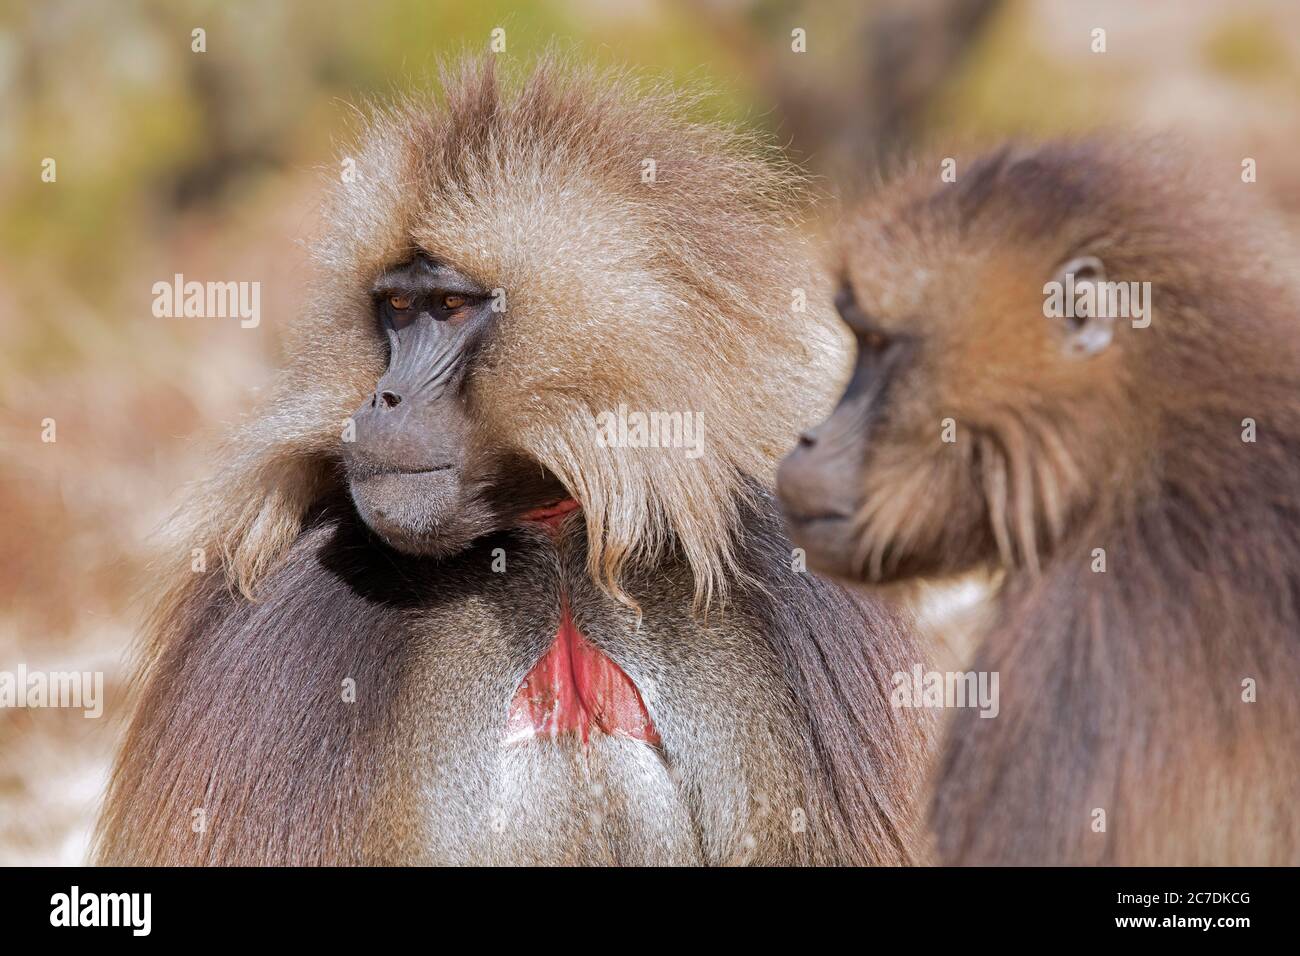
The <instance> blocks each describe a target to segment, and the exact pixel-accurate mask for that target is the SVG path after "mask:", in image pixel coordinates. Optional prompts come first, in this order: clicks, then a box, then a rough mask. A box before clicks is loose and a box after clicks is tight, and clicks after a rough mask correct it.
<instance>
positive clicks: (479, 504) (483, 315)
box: [343, 256, 499, 556]
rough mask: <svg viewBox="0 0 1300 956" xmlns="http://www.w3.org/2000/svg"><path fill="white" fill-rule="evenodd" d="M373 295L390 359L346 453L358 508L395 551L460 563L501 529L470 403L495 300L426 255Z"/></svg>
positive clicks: (389, 276)
mask: <svg viewBox="0 0 1300 956" xmlns="http://www.w3.org/2000/svg"><path fill="white" fill-rule="evenodd" d="M373 295H374V302H375V308H376V312H377V317H378V321H379V323H380V325H381V327H382V330H383V332H384V335H385V336H386V337H387V339H388V347H389V360H388V369H387V371H385V372H384V375H383V377H382V378H380V380H379V382H378V384H377V385H376V386H375V391H374V393H373V394H372V395H371V396H370V397H369V398H368V399H366V401H365V403H364V404H363V405H362V406H361V408H359V409H358V410H357V412H356V414H354V415H353V421H354V422H355V426H356V429H355V440H354V441H351V442H345V443H344V444H343V460H344V464H345V465H346V467H347V473H348V480H349V485H350V488H351V492H352V500H353V501H354V502H355V503H356V506H357V511H358V512H359V513H360V515H361V517H362V519H363V520H364V521H365V522H366V524H367V525H368V526H369V527H370V528H371V529H372V530H373V531H375V532H376V533H377V534H378V535H379V536H380V537H382V538H383V539H384V541H386V542H387V543H388V544H389V545H391V546H392V547H394V548H396V549H398V550H400V551H404V552H406V553H409V554H428V555H435V556H443V555H447V554H452V553H455V552H457V551H459V550H461V549H462V548H464V547H465V546H466V545H468V544H469V542H471V541H472V540H473V539H474V538H476V537H478V536H479V535H482V534H485V533H487V532H488V531H491V530H494V529H495V528H496V527H497V526H498V524H499V521H498V519H497V517H496V514H495V512H496V509H495V508H494V507H493V506H492V503H491V502H490V500H489V498H490V495H489V494H488V491H489V486H490V485H491V484H492V482H491V478H490V475H489V474H487V465H488V463H487V461H486V459H487V458H488V457H490V456H485V455H483V454H482V452H483V449H482V448H481V447H480V446H481V445H482V443H481V442H478V441H477V440H476V438H475V436H474V430H473V428H472V424H471V420H470V417H469V415H468V413H467V409H466V395H465V385H466V381H467V377H468V373H469V371H470V370H471V368H472V366H473V363H474V359H475V356H476V355H477V354H478V353H479V351H480V349H481V347H482V346H483V344H484V342H485V340H486V337H487V335H488V334H489V332H490V327H491V322H492V318H493V312H492V308H491V299H490V297H489V296H488V294H487V292H486V290H484V289H481V288H479V287H478V286H477V285H475V284H474V283H473V282H471V281H469V280H468V279H467V278H466V277H465V276H462V275H460V274H459V273H458V272H456V271H455V270H454V269H451V268H449V267H447V266H445V265H440V264H438V263H435V262H432V261H431V260H429V259H427V258H425V257H423V256H417V257H416V258H415V259H412V260H411V261H410V262H408V263H406V264H404V265H401V266H399V267H397V268H394V269H391V270H389V271H387V272H385V273H384V274H383V275H381V276H380V277H379V278H378V279H377V280H376V282H375V284H374V288H373Z"/></svg>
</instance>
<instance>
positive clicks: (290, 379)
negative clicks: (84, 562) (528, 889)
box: [99, 62, 924, 864]
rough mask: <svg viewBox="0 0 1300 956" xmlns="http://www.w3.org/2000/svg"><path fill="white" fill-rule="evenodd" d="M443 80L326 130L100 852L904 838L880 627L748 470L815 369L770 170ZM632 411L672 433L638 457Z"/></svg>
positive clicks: (828, 336) (867, 855) (893, 633)
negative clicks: (439, 86) (268, 369)
mask: <svg viewBox="0 0 1300 956" xmlns="http://www.w3.org/2000/svg"><path fill="white" fill-rule="evenodd" d="M443 86H444V87H445V89H444V94H443V99H442V100H441V102H440V103H439V104H437V105H430V104H420V105H407V106H404V107H402V108H399V109H396V110H394V111H392V112H390V113H387V114H385V115H382V116H380V117H378V118H377V119H376V120H374V122H373V123H372V124H371V126H370V128H369V130H368V132H367V133H366V134H365V135H364V138H363V142H362V146H361V149H360V152H359V154H358V155H357V159H356V163H355V171H356V176H355V178H354V180H353V181H351V182H345V183H341V184H339V185H338V186H337V187H336V193H337V194H336V197H335V201H334V203H333V205H332V206H331V207H330V213H329V215H328V216H327V223H328V229H327V235H326V237H325V238H324V240H323V242H322V243H321V246H320V256H321V259H322V261H323V264H324V267H325V268H324V272H325V274H326V276H327V280H326V286H325V288H323V289H321V290H319V291H317V292H316V293H315V294H314V295H313V296H312V297H311V299H310V300H309V301H307V302H305V303H304V310H305V312H306V314H307V316H306V317H307V320H306V322H305V323H304V327H303V331H302V335H301V337H300V340H299V341H298V343H297V344H296V346H294V348H293V350H292V362H291V365H290V368H289V370H288V371H287V372H286V373H285V374H284V375H283V377H282V379H281V380H280V382H279V383H278V388H277V389H276V390H275V393H274V398H273V399H272V400H271V401H270V403H269V404H268V405H267V406H266V408H265V410H264V411H263V412H262V413H261V415H260V416H259V417H258V418H257V420H256V421H254V422H253V423H251V424H250V425H248V427H246V428H244V429H243V430H241V431H240V432H239V433H238V434H237V435H236V437H235V439H234V441H233V443H232V444H231V445H230V449H229V456H228V458H227V459H226V460H224V461H223V462H221V466H220V467H221V472H220V473H219V474H218V475H217V476H216V477H215V478H214V479H213V480H212V481H211V483H210V487H209V491H208V493H207V494H206V495H204V496H203V497H201V498H200V500H199V501H198V502H197V503H196V504H195V506H194V509H193V510H194V514H195V516H196V518H197V519H198V520H197V524H196V527H197V529H198V530H197V531H196V532H195V535H196V538H195V542H196V543H198V544H201V545H202V546H203V547H204V548H205V549H206V553H207V554H208V555H210V556H211V557H212V558H215V559H216V560H215V561H213V560H210V561H209V563H208V564H209V566H208V569H207V570H206V571H205V572H203V573H191V571H190V569H189V566H188V555H189V553H190V552H189V550H188V548H187V550H186V551H185V552H184V553H185V554H186V556H187V557H186V561H187V565H186V567H185V568H184V569H182V570H180V571H178V572H177V574H176V575H175V578H174V580H173V581H172V582H171V588H170V591H169V593H168V596H167V597H166V599H165V601H164V603H163V604H162V608H161V610H160V611H159V612H158V615H157V621H156V624H155V626H154V629H153V631H152V637H151V641H150V643H149V645H148V652H147V654H146V662H145V669H144V673H143V677H142V684H141V687H140V696H139V701H140V702H139V705H138V709H137V710H136V712H135V714H134V717H133V719H132V721H131V724H130V727H129V731H128V734H127V737H126V740H125V743H124V746H123V748H122V751H121V755H120V757H119V759H118V763H117V766H116V768H115V770H114V773H113V777H112V782H111V787H110V792H109V795H108V803H107V807H106V810H105V812H104V815H103V819H102V823H101V828H100V839H99V859H101V860H103V861H106V862H115V863H148V862H163V863H285V864H290V863H292V864H298V863H306V864H311V863H426V862H446V863H497V862H501V863H733V862H776V863H804V862H807V863H833V862H842V863H902V862H906V861H910V860H912V859H913V858H914V856H915V849H914V845H915V833H916V828H915V827H914V826H913V823H912V817H913V816H914V809H913V808H914V804H915V799H914V798H915V787H916V786H917V784H918V782H919V780H920V778H921V776H922V773H923V753H922V751H923V746H924V726H923V725H922V724H920V723H918V722H917V721H916V720H914V719H911V718H909V717H908V716H907V715H902V714H899V713H896V712H894V711H892V710H891V708H890V707H889V706H888V699H887V694H888V684H889V675H890V674H891V673H892V672H893V671H895V670H896V669H898V668H900V667H903V666H906V665H907V663H908V662H910V661H911V660H912V659H913V658H914V657H915V651H914V650H913V649H912V642H911V638H910V637H909V635H908V632H907V630H906V629H905V628H904V627H903V625H902V624H901V623H900V622H899V620H897V619H896V618H895V617H893V616H891V615H890V614H889V613H887V612H886V611H884V610H882V609H881V608H880V607H878V606H877V605H875V604H874V603H870V602H867V603H863V602H858V601H857V600H855V599H851V598H849V597H848V596H847V595H846V594H845V592H843V591H841V590H840V589H838V587H836V586H834V585H829V584H826V583H824V582H821V581H818V580H817V579H816V578H814V577H813V576H812V575H810V574H807V573H800V571H798V570H792V567H793V566H794V565H796V564H797V561H795V560H794V559H792V548H791V546H790V545H789V543H788V542H787V540H786V539H785V538H784V537H783V532H782V531H781V527H780V520H779V515H778V512H777V509H776V506H775V502H774V500H773V499H772V498H771V496H770V494H769V493H768V492H766V491H764V487H765V486H766V487H770V484H771V481H772V478H773V472H774V470H775V462H776V460H777V459H778V458H779V455H780V454H781V453H782V451H783V450H784V449H785V448H786V447H788V443H789V442H792V441H793V438H794V435H795V433H796V430H797V428H798V427H799V422H800V420H801V419H805V420H806V421H805V423H806V422H807V421H814V420H815V419H816V415H818V414H824V412H825V411H826V409H827V408H829V406H830V404H831V402H832V401H833V398H834V396H833V394H832V393H831V392H829V390H828V386H827V384H826V383H828V382H833V380H834V378H835V375H836V371H837V366H839V364H840V361H841V359H840V358H837V344H838V343H837V339H836V336H837V335H838V334H839V331H838V329H837V328H836V325H835V323H834V321H833V319H832V318H831V315H832V313H831V310H830V308H829V298H828V296H826V295H825V294H824V293H823V294H822V298H823V301H824V303H825V308H824V309H820V310H819V309H818V308H817V296H816V294H815V290H813V289H812V288H811V287H810V285H809V282H810V276H813V275H815V270H813V269H811V268H810V267H809V265H808V258H809V257H808V256H807V255H806V251H805V250H804V249H803V247H802V243H801V240H800V239H799V238H798V235H797V232H796V230H795V224H794V222H793V221H792V220H791V216H790V212H789V210H790V208H791V203H792V202H794V201H795V200H796V199H797V195H796V193H797V189H796V186H797V183H793V182H792V176H791V174H790V172H789V171H788V170H787V169H785V168H784V167H782V166H781V165H780V164H779V163H777V162H774V158H773V157H771V156H769V155H766V154H765V152H764V151H763V150H761V149H756V147H755V146H754V144H752V143H749V142H748V141H747V140H746V139H744V138H742V137H740V136H738V135H737V134H735V133H733V132H729V131H726V130H722V129H718V128H715V127H713V126H710V125H702V124H700V123H698V122H694V121H691V120H689V119H687V118H685V117H684V115H683V113H682V110H683V106H684V104H682V103H681V101H679V100H677V99H674V98H673V97H672V96H671V95H670V94H666V93H662V92H655V91H653V90H645V89H641V88H639V87H637V86H636V84H635V83H634V82H633V81H630V80H627V79H625V78H619V77H608V76H600V75H596V74H593V73H591V72H589V71H585V70H581V69H575V68H571V67H566V66H563V65H557V64H556V63H554V62H549V63H544V64H542V65H540V66H539V67H537V68H536V69H534V70H533V71H531V73H530V75H528V76H526V77H522V78H520V79H518V80H511V79H509V78H500V79H499V78H498V77H497V75H496V73H495V71H494V69H493V68H492V67H491V66H488V65H483V64H481V63H470V64H468V65H466V66H463V67H461V68H458V69H457V70H456V71H455V73H454V75H452V76H448V77H444V83H443ZM348 178H351V177H348ZM798 289H807V290H809V294H810V295H812V297H813V300H812V301H813V307H812V308H811V310H810V311H809V312H807V313H803V312H801V311H798V310H794V309H792V308H791V303H792V301H794V300H795V298H796V297H797V296H798V295H799V294H798V293H797V292H796V290H798ZM819 405H820V406H821V407H820V410H818V408H817V407H818V406H819ZM620 409H622V410H621V411H620ZM651 412H656V413H658V412H667V413H676V414H677V415H678V418H677V422H678V424H677V425H676V426H674V427H675V428H677V430H678V431H681V422H682V420H683V417H684V416H685V415H686V414H688V413H694V415H696V416H698V417H697V418H696V419H695V425H694V428H695V429H696V432H697V436H698V434H699V432H700V430H701V429H702V430H703V432H702V438H703V441H702V442H699V443H698V444H697V445H695V446H692V447H690V448H686V449H683V448H675V447H638V446H637V445H638V443H637V441H636V438H635V434H636V433H635V429H636V428H637V423H636V422H634V421H633V416H635V415H638V414H643V415H648V414H649V413H651ZM603 413H609V414H614V415H620V414H621V415H623V416H624V417H626V419H627V423H628V424H629V428H630V429H633V431H631V432H629V434H631V435H632V437H631V438H629V439H628V440H627V441H626V442H623V441H621V440H614V441H612V442H611V441H610V438H611V436H612V437H613V438H614V439H618V436H619V435H621V434H622V433H623V430H622V428H621V427H619V426H614V427H609V428H608V429H606V430H605V431H602V430H600V429H598V428H597V427H596V421H597V417H598V416H601V415H602V414H603ZM607 421H608V420H607ZM642 424H644V422H642ZM602 435H603V436H604V437H603V438H602ZM664 435H665V436H667V433H666V432H665V433H664ZM643 437H644V436H643ZM349 438H353V439H354V440H351V441H349V440H348V439H349ZM641 444H644V442H642V443H641ZM661 444H662V443H661ZM213 564H216V565H219V566H217V567H213V566H212V565H213Z"/></svg>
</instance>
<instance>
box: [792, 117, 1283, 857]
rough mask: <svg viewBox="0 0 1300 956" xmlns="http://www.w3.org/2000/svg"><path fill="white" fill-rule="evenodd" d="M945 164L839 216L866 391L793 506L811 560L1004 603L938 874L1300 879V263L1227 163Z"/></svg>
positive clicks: (842, 305)
mask: <svg viewBox="0 0 1300 956" xmlns="http://www.w3.org/2000/svg"><path fill="white" fill-rule="evenodd" d="M940 169H941V166H940V163H939V162H935V163H934V164H932V165H926V164H922V165H918V166H917V167H916V168H915V170H914V171H913V172H911V173H910V174H906V175H903V176H901V177H900V178H898V179H897V180H894V181H892V182H891V183H890V184H889V185H888V186H887V187H886V188H885V189H883V190H882V191H881V192H880V193H879V194H878V195H876V196H875V197H874V198H871V199H869V200H867V201H866V202H865V203H864V204H863V206H862V207H861V208H860V209H859V211H858V212H857V214H856V215H854V216H853V217H852V218H851V219H850V221H849V222H848V223H847V224H846V225H845V227H844V230H843V235H842V241H841V243H840V252H839V254H838V258H837V270H838V275H837V279H838V282H839V291H838V305H839V309H840V312H841V314H842V316H843V318H844V320H845V321H846V323H847V324H848V325H849V327H850V328H851V329H852V330H853V332H854V333H855V335H856V338H857V343H858V359H857V366H856V370H855V372H854V375H853V378H852V381H851V383H850V384H849V386H848V388H847V390H846V392H845V394H844V396H843V398H842V400H841V402H840V404H839V405H838V407H837V408H836V410H835V411H834V412H833V413H832V414H831V416H830V417H829V418H828V419H827V420H826V421H825V422H824V423H823V424H821V425H820V426H818V427H817V428H816V429H814V430H812V431H811V432H809V433H808V434H807V435H805V436H804V438H803V439H802V440H801V442H800V445H799V447H798V448H797V449H796V450H795V451H794V452H793V453H792V454H791V455H790V456H789V457H788V459H787V460H786V461H785V462H784V464H783V465H782V467H781V471H780V475H779V484H778V487H779V493H780V496H781V499H782V503H783V505H784V507H785V510H786V513H787V516H788V520H789V523H790V527H791V529H792V534H793V536H794V540H795V541H796V543H798V544H802V545H803V546H805V547H806V548H807V549H808V553H809V559H810V561H811V562H812V563H813V564H814V565H815V566H817V567H820V568H822V569H824V570H827V571H830V572H832V573H835V574H838V575H842V576H844V577H847V578H850V579H853V580H859V581H866V582H868V583H871V584H883V583H887V582H897V581H910V580H918V579H927V578H929V579H936V578H941V577H943V576H946V575H951V574H956V573H960V572H966V571H972V570H976V569H981V568H982V569H990V570H993V571H995V572H996V575H995V578H996V580H999V581H1000V584H999V585H998V588H997V593H996V596H995V597H994V599H993V607H992V615H991V619H990V620H989V622H988V626H987V628H986V629H985V632H984V634H983V637H982V640H981V642H980V645H979V648H978V651H977V652H976V655H975V661H974V664H973V667H974V669H975V670H977V671H980V672H996V673H998V675H999V686H1000V709H999V712H998V714H997V716H996V717H994V718H992V719H987V718H984V717H981V716H980V714H979V713H978V712H976V711H974V710H971V709H958V710H955V711H954V712H953V713H952V714H951V715H950V716H949V719H948V722H947V726H946V731H945V735H944V743H943V745H942V757H941V761H940V765H939V767H938V770H937V774H936V777H935V779H934V781H933V791H934V797H933V807H932V824H933V829H934V836H935V839H936V849H937V853H938V856H939V859H941V860H942V861H945V862H950V863H1018V864H1053V863H1102V864H1138V863H1141V864H1242V863H1261V864H1273V863H1291V864H1295V863H1297V862H1300V810H1298V809H1297V806H1296V799H1295V795H1296V792H1297V789H1300V335H1297V331H1298V329H1300V326H1298V325H1297V316H1300V296H1298V295H1297V285H1296V276H1295V272H1294V268H1293V266H1292V265H1291V264H1292V263H1293V262H1294V261H1295V260H1294V256H1293V254H1289V253H1288V252H1287V249H1288V246H1287V245H1286V244H1284V240H1283V238H1282V234H1280V233H1277V232H1275V231H1273V230H1272V229H1270V228H1269V227H1267V226H1266V225H1265V224H1264V222H1263V219H1262V217H1261V216H1259V215H1257V214H1255V213H1254V212H1253V207H1252V206H1251V205H1250V204H1249V198H1250V194H1249V190H1250V189H1251V187H1250V186H1248V185H1245V184H1242V183H1240V182H1238V181H1237V180H1236V175H1235V174H1236V172H1237V170H1235V169H1228V170H1227V171H1222V170H1220V171H1217V172H1216V171H1215V169H1214V167H1212V166H1207V165H1202V166H1198V167H1195V168H1194V169H1189V168H1188V167H1187V166H1185V165H1183V164H1182V163H1179V162H1176V161H1174V160H1173V159H1172V158H1171V155H1170V152H1169V150H1168V148H1167V147H1163V146H1161V145H1160V144H1146V143H1143V144H1136V145H1125V144H1119V143H1116V142H1103V141H1083V142H1074V143H1060V144H1053V145H1047V146H1043V147H1040V148H1018V147H1011V148H1007V149H1004V150H1002V151H999V152H997V153H995V154H993V155H989V156H985V157H983V158H980V159H979V160H977V161H975V162H972V163H970V164H969V165H966V166H963V165H962V163H961V162H960V161H959V162H958V164H957V179H956V181H955V182H943V181H941V178H940V175H939V171H940ZM1216 177H1217V179H1218V180H1219V181H1220V183H1222V184H1223V185H1222V186H1221V188H1214V181H1215V179H1216ZM1234 184H1235V185H1234Z"/></svg>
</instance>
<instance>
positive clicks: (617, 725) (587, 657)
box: [505, 509, 660, 746]
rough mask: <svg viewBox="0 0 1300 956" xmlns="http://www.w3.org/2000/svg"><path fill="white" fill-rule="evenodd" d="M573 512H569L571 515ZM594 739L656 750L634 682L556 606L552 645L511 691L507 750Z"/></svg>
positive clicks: (650, 723)
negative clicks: (622, 740) (567, 738)
mask: <svg viewBox="0 0 1300 956" xmlns="http://www.w3.org/2000/svg"><path fill="white" fill-rule="evenodd" d="M570 510H572V509H570ZM569 733H572V734H577V735H578V737H579V738H581V740H582V742H583V744H584V745H585V744H586V743H587V742H588V741H589V740H590V739H591V735H592V734H593V733H603V734H608V735H610V736H612V737H626V738H630V739H632V740H640V741H642V742H644V743H648V744H651V745H653V746H658V745H659V743H660V740H659V733H658V731H656V730H655V725H654V721H652V720H651V719H650V712H649V711H648V710H647V709H646V705H645V701H644V700H642V698H641V692H640V691H639V690H637V686H636V684H634V683H633V682H632V678H630V677H628V676H627V674H626V673H625V672H624V671H623V669H622V668H621V667H619V666H618V665H617V664H615V663H614V662H613V661H612V660H611V659H610V658H609V657H608V656H607V655H606V654H605V653H604V652H603V651H601V650H600V649H599V648H597V647H596V646H595V645H593V644H592V643H591V642H590V641H588V640H587V638H586V637H585V636H584V635H583V634H582V632H581V631H580V630H578V628H577V626H576V625H575V624H574V622H573V616H572V614H570V613H569V602H568V601H567V600H563V603H562V604H561V606H560V626H559V627H558V628H557V629H556V633H555V640H554V641H552V643H551V646H550V648H548V649H547V651H546V653H545V654H543V655H542V656H541V659H540V660H538V662H537V663H536V664H534V665H533V668H532V670H530V671H529V672H528V675H527V676H526V677H525V678H524V679H523V682H522V683H521V684H520V685H519V687H518V689H517V690H516V691H515V696H514V700H512V701H511V703H510V712H509V716H508V717H507V719H506V738H505V742H506V743H507V744H514V743H523V742H526V741H529V740H535V739H538V738H544V737H551V738H556V737H559V736H561V735H563V734H569Z"/></svg>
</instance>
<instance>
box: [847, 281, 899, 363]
mask: <svg viewBox="0 0 1300 956" xmlns="http://www.w3.org/2000/svg"><path fill="white" fill-rule="evenodd" d="M835 308H836V309H838V310H839V313H840V318H842V319H843V320H844V324H845V325H847V326H848V327H849V328H850V329H851V330H852V331H853V335H854V337H855V338H857V340H858V347H859V348H860V349H862V350H864V351H865V352H868V353H871V354H879V353H880V352H883V351H884V350H885V349H886V348H887V347H888V346H889V343H890V338H889V336H888V335H886V334H885V333H884V332H882V331H881V330H880V329H878V328H877V327H876V326H875V325H873V324H872V323H871V320H870V319H868V318H867V315H866V313H864V312H863V311H862V308H861V307H860V306H859V305H858V303H857V299H855V298H854V296H853V290H852V289H850V288H849V287H848V286H844V287H843V288H841V289H840V291H839V292H838V293H837V294H836V296H835Z"/></svg>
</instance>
